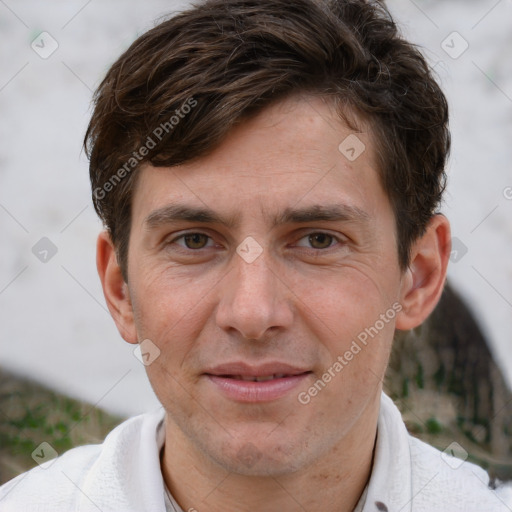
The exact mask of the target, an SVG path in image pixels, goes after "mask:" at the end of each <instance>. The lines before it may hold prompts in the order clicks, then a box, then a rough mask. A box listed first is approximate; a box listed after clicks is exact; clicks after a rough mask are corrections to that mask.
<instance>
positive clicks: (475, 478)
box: [409, 436, 512, 512]
mask: <svg viewBox="0 0 512 512" xmlns="http://www.w3.org/2000/svg"><path fill="white" fill-rule="evenodd" d="M409 446H410V452H411V462H412V487H413V489H412V495H413V497H415V498H413V500H415V501H416V502H418V504H420V503H425V504H427V503H428V504H429V506H430V507H431V508H432V510H450V511H456V510H460V511H464V512H481V511H482V510H484V509H485V510H492V511H493V512H499V511H503V512H510V510H512V485H511V484H510V483H508V484H505V483H503V482H494V481H491V480H490V478H489V475H488V474H487V472H486V471H485V470H484V469H482V468H481V467H480V466H477V465H476V464H473V463H471V462H469V461H468V460H466V457H467V453H466V452H465V451H464V449H463V447H461V446H460V445H458V444H456V443H453V446H452V445H450V446H449V447H447V449H446V450H445V451H440V450H438V449H436V448H434V447H433V446H430V445H429V444H427V443H425V442H423V441H421V440H419V439H417V438H415V437H412V436H410V437H409ZM454 455H456V456H454ZM413 503H414V501H413ZM420 509H421V507H420ZM413 510H414V507H413Z"/></svg>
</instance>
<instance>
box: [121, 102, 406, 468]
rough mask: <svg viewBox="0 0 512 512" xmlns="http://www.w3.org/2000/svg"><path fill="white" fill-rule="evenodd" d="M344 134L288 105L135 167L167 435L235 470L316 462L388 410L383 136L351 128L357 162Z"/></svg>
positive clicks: (318, 115)
mask: <svg viewBox="0 0 512 512" xmlns="http://www.w3.org/2000/svg"><path fill="white" fill-rule="evenodd" d="M350 135H352V137H353V135H354V134H353V132H352V131H351V130H350V129H349V128H347V127H346V126H345V125H344V124H343V123H342V121H341V120H340V119H339V117H338V115H337V114H336V113H335V112H334V111H333V108H332V106H330V105H329V104H328V103H326V102H325V101H323V100H321V99H318V98H308V99H305V98H291V99H288V100H286V101H283V102H281V103H279V104H276V105H275V106H272V107H271V108H268V109H267V110H265V111H263V112H262V113H261V114H260V115H258V116H257V117H256V118H254V119H252V120H250V121H248V122H246V123H244V124H243V125H241V126H240V127H238V128H236V129H235V130H234V131H232V132H231V134H230V135H229V136H228V137H227V138H226V139H225V141H224V142H223V144H222V145H221V146H220V147H218V149H217V150H216V151H215V152H213V153H211V154H210V155H208V156H206V157H204V158H202V159H199V160H197V161H194V162H193V163H188V164H185V165H181V166H178V167H173V168H154V167H151V166H147V167H145V168H143V169H142V170H141V174H140V176H139V180H138V183H137V188H136V190H135V193H134V198H133V212H132V215H133V216H132V229H131V238H130V244H129V252H128V283H129V284H128V290H129V297H130V301H131V307H132V309H133V318H134V324H133V337H134V338H136V339H138V340H139V341H142V340H146V339H149V340H151V342H152V343H154V344H155V345H156V346H157V347H158V349H159V350H160V355H159V357H158V358H156V359H155V360H154V362H152V363H151V364H150V365H148V366H147V372H148V376H149V378H150V381H151V384H152V386H153V388H154V390H155V392H156V394H157V396H158V398H159V399H160V401H161V403H162V404H163V405H164V407H165V409H166V411H167V413H168V422H169V425H170V428H171V429H174V430H175V431H176V432H177V433H179V435H180V436H182V439H183V442H184V443H186V444H187V445H188V446H189V447H190V449H191V450H196V451H197V453H201V454H202V455H203V456H204V457H206V458H208V459H210V460H212V461H214V462H215V463H217V464H219V465H221V466H222V467H224V468H225V469H227V470H229V471H238V472H241V473H244V472H245V473H247V474H263V473H265V474H280V473H281V474H282V473H285V472H287V471H294V470H297V469H299V468H300V467H303V466H306V465H308V464H313V463H314V462H315V461H316V460H319V458H321V457H322V456H323V455H325V454H326V453H328V452H329V450H332V449H333V448H334V447H336V446H339V445H340V444H342V443H343V441H344V440H346V439H348V438H349V437H350V436H351V435H352V434H353V433H354V432H355V431H356V430H357V429H359V428H361V426H362V425H363V424H364V423H365V421H367V420H368V418H369V417H371V418H374V417H375V411H376V410H378V406H379V399H380V392H381V379H382V377H383V375H384V372H385V368H386V365H387V361H388V357H389V352H390V347H391V341H392V337H393V333H394V327H395V315H396V312H397V309H399V306H398V301H399V298H400V288H401V285H402V275H401V272H400V269H399V266H398V255H397V241H396V235H395V219H394V216H393V211H392V208H391V205H390V203H389V200H388V198H387V196H386V194H385V193H384V191H383V189H382V187H381V185H380V182H379V178H378V174H377V170H376V164H375V155H374V152H373V147H374V145H373V143H372V140H371V137H370V135H369V133H364V131H363V133H357V137H358V139H359V141H360V142H362V143H363V144H364V146H365V149H364V151H363V152H362V154H360V156H359V157H358V158H356V159H355V160H354V159H353V157H354V156H355V155H357V153H358V152H359V151H360V150H361V149H362V147H363V146H362V145H360V142H358V145H357V147H355V150H356V151H355V155H354V154H353V153H354V152H352V151H350V147H349V148H348V149H347V147H346V144H347V143H345V146H344V145H342V149H343V148H345V152H343V151H341V150H340V149H339V146H340V144H341V143H342V142H343V141H344V140H345V139H346V138H347V137H348V136H350ZM348 140H349V141H351V140H352V141H353V140H355V139H348ZM349 146H350V144H349ZM352 146H353V144H352ZM347 156H350V157H351V158H350V159H349V158H347ZM365 334H366V339H365ZM363 340H364V342H363Z"/></svg>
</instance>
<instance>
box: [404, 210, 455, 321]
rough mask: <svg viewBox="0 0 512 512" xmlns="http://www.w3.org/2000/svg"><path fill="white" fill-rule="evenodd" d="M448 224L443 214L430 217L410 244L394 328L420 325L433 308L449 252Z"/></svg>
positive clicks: (437, 299)
mask: <svg viewBox="0 0 512 512" xmlns="http://www.w3.org/2000/svg"><path fill="white" fill-rule="evenodd" d="M451 245H452V242H451V235H450V223H449V222H448V219H447V218H446V217H445V216H444V215H440V214H439V215H435V216H434V217H432V219H430V221H429V223H428V225H427V228H426V231H425V233H424V234H423V236H421V237H420V238H419V239H418V240H417V241H416V242H415V243H414V244H413V246H412V249H411V262H410V264H409V268H408V269H407V270H406V271H405V273H404V275H403V278H402V285H401V293H400V303H401V304H402V307H403V309H402V311H400V313H399V314H398V315H397V320H396V328H397V329H400V330H409V329H413V328H414V327H417V326H418V325H420V324H422V323H423V322H424V321H425V320H426V319H427V317H428V316H429V315H430V313H432V311H433V310H434V308H435V307H436V305H437V303H438V301H439V298H440V297H441V293H442V291H443V288H444V283H445V281H446V270H447V268H448V261H449V259H450V252H451Z"/></svg>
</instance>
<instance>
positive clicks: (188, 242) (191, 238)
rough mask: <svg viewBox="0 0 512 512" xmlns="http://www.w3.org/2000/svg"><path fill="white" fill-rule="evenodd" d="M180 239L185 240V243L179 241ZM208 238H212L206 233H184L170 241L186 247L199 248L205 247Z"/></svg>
mask: <svg viewBox="0 0 512 512" xmlns="http://www.w3.org/2000/svg"><path fill="white" fill-rule="evenodd" d="M178 240H183V242H184V243H183V244H181V243H178ZM208 240H211V238H210V237H209V236H208V235H205V234H204V233H185V234H184V235H181V236H179V237H177V238H174V239H173V240H171V241H170V242H169V243H170V244H173V243H177V245H179V246H180V247H184V248H185V249H192V250H198V249H204V248H205V247H206V244H207V242H208Z"/></svg>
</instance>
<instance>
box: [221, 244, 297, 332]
mask: <svg viewBox="0 0 512 512" xmlns="http://www.w3.org/2000/svg"><path fill="white" fill-rule="evenodd" d="M231 265H232V266H231V268H230V272H228V274H227V275H226V276H225V278H224V279H223V280H222V282H221V286H220V289H219V293H220V298H219V305H218V308H217V312H216V321H217V325H218V326H219V327H221V328H222V329H224V330H225V331H231V334H232V333H233V332H238V334H239V335H240V336H242V337H243V338H245V339H247V340H254V341H265V340H266V339H267V338H268V337H270V336H272V335H274V334H275V333H276V332H278V330H283V329H286V328H288V327H290V326H291V324H292V322H293V310H292V306H291V301H290V299H291V297H293V294H292V293H291V290H290V289H289V288H288V286H287V285H286V283H285V282H284V279H283V277H282V275H279V269H278V268H277V266H276V265H275V263H273V262H272V261H271V258H270V257H269V255H268V253H267V251H266V250H264V251H263V253H262V254H261V255H260V256H259V257H258V258H257V259H256V260H255V261H253V262H252V263H247V262H246V261H244V259H243V258H241V257H240V256H239V255H238V254H235V255H234V256H233V262H232V263H231ZM281 274H282V270H281Z"/></svg>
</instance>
